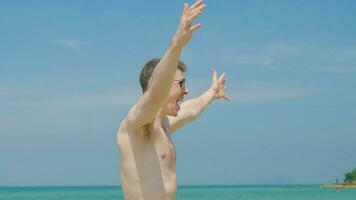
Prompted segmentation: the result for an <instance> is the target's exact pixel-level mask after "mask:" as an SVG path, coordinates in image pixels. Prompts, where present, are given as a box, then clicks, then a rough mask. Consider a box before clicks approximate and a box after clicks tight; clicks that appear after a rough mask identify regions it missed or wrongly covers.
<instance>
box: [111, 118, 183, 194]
mask: <svg viewBox="0 0 356 200" xmlns="http://www.w3.org/2000/svg"><path fill="white" fill-rule="evenodd" d="M164 122H165V123H163V124H162V123H161V120H160V119H158V118H157V119H155V120H154V122H152V123H150V124H148V125H146V126H144V127H142V128H139V129H138V130H130V127H129V126H128V123H127V120H126V119H125V120H124V121H123V122H122V123H121V125H120V129H119V131H118V135H117V143H118V145H119V150H120V156H121V174H120V175H121V186H122V189H123V192H124V194H125V199H126V200H136V199H145V200H151V199H152V200H161V199H170V200H171V199H175V193H176V189H177V184H176V167H175V165H176V155H175V148H174V145H173V143H172V140H171V137H170V135H169V133H168V132H167V131H165V130H168V123H167V122H166V120H164ZM161 124H162V125H161ZM162 126H163V127H162Z"/></svg>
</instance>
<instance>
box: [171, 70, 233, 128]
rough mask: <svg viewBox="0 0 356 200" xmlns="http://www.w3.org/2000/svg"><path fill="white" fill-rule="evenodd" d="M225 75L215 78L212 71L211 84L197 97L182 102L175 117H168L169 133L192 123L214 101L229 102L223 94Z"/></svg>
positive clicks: (214, 73)
mask: <svg viewBox="0 0 356 200" xmlns="http://www.w3.org/2000/svg"><path fill="white" fill-rule="evenodd" d="M225 90H226V87H225V74H222V75H221V76H220V77H219V78H217V73H216V71H215V70H214V69H213V71H212V84H211V86H210V88H209V89H208V90H206V91H205V92H204V93H203V94H201V95H200V96H199V97H196V98H193V99H189V100H187V101H184V102H183V103H182V105H181V110H180V111H179V113H178V116H177V117H168V121H169V132H170V133H174V132H175V131H176V130H177V129H179V128H181V127H182V126H184V125H186V124H188V123H190V122H192V121H194V120H195V119H196V118H197V117H198V116H199V115H200V114H201V113H202V112H203V111H204V110H205V108H207V107H208V105H209V104H210V103H211V102H212V101H213V100H214V99H222V98H223V99H225V100H226V101H230V100H229V98H228V97H227V95H226V94H225Z"/></svg>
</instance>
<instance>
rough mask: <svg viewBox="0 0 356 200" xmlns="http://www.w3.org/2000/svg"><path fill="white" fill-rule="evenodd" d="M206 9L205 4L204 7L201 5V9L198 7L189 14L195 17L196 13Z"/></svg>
mask: <svg viewBox="0 0 356 200" xmlns="http://www.w3.org/2000/svg"><path fill="white" fill-rule="evenodd" d="M205 7H206V5H205V4H203V5H200V6H199V7H197V8H195V9H193V10H191V11H190V12H189V16H191V15H193V14H194V13H196V12H198V11H200V12H201V11H202V10H203V9H204V8H205Z"/></svg>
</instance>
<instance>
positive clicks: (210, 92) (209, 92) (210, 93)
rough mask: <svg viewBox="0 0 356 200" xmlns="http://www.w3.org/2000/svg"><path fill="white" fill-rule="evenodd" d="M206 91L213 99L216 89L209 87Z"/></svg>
mask: <svg viewBox="0 0 356 200" xmlns="http://www.w3.org/2000/svg"><path fill="white" fill-rule="evenodd" d="M207 92H208V94H209V96H211V97H212V98H213V99H214V98H215V95H216V94H217V91H216V90H215V89H214V88H212V87H211V88H209V89H208V91H207Z"/></svg>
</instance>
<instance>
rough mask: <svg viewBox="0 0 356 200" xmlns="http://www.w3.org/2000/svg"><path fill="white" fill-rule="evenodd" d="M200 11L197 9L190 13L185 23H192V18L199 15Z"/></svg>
mask: <svg viewBox="0 0 356 200" xmlns="http://www.w3.org/2000/svg"><path fill="white" fill-rule="evenodd" d="M200 13H201V11H198V12H196V13H194V14H192V15H191V16H190V17H188V19H187V24H192V22H193V20H194V19H196V18H197V17H199V15H200Z"/></svg>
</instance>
